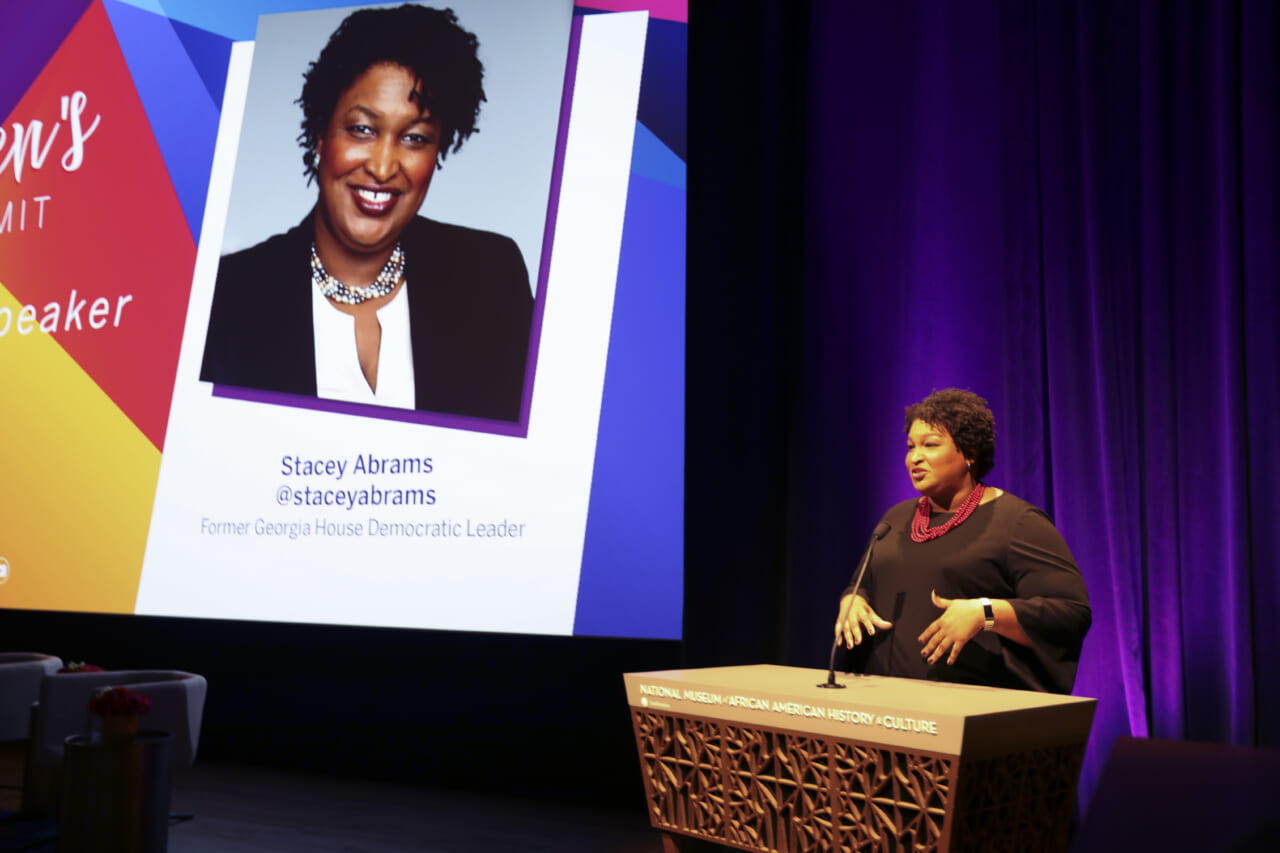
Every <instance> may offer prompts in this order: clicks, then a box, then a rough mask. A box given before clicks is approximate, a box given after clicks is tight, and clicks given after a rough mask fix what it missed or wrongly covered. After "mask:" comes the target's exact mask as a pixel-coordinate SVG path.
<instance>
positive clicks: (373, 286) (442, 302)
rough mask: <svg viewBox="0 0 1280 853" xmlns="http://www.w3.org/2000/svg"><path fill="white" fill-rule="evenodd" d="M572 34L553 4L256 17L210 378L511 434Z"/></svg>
mask: <svg viewBox="0 0 1280 853" xmlns="http://www.w3.org/2000/svg"><path fill="white" fill-rule="evenodd" d="M571 24H572V3H571V2H565V0H532V1H531V2H520V3H509V2H505V0H453V1H452V2H442V3H410V4H397V5H379V6H366V7H349V8H344V9H326V10H319V11H309V12H296V13H287V14H278V15H264V16H262V17H261V18H260V19H259V23H258V31H257V38H256V40H255V42H254V45H253V56H252V63H251V65H250V71H249V80H248V89H247V93H246V96H245V108H244V115H243V120H242V123H241V127H240V133H239V141H238V146H237V149H236V159H235V167H234V172H233V174H232V179H231V188H230V197H229V202H228V210H227V217H226V224H225V229H224V233H223V239H222V245H221V251H220V253H219V254H220V258H219V262H218V271H217V276H216V282H215V285H214V292H213V302H212V306H211V309H210V316H209V324H208V330H207V334H206V338H205V347H204V353H203V359H202V364H201V370H200V380H201V381H204V382H211V383H214V384H215V385H218V386H226V387H230V388H242V389H251V390H253V391H256V392H269V396H270V402H273V403H278V404H283V405H290V404H291V401H297V402H296V404H297V405H305V406H307V407H309V408H315V407H317V406H316V401H317V400H319V401H332V402H333V403H334V404H335V408H337V409H339V410H341V411H348V412H353V411H354V412H357V413H359V414H365V415H369V416H372V417H379V416H385V417H397V418H398V419H403V417H402V416H401V413H403V412H404V411H405V410H412V411H416V412H426V413H432V414H434V415H444V416H458V417H462V418H479V419H485V420H493V421H506V422H515V421H519V420H520V419H521V417H522V415H523V414H524V413H523V412H522V405H523V404H524V402H525V400H526V397H527V394H526V392H525V386H526V378H527V377H532V374H533V370H532V367H533V365H531V364H530V363H529V359H530V358H531V356H530V353H531V352H534V351H536V341H531V334H532V329H533V325H534V324H533V318H534V316H535V305H536V303H537V300H538V298H539V296H540V294H539V293H538V287H539V271H540V269H542V268H543V266H544V259H543V257H542V256H543V253H544V251H549V248H545V249H544V242H545V243H548V244H549V242H550V241H549V240H545V241H544V236H545V234H544V231H545V228H546V223H547V221H548V205H549V200H550V198H551V191H552V186H551V184H552V175H553V171H554V166H555V155H556V141H557V131H558V128H559V122H560V114H561V98H562V94H563V91H564V80H565V68H566V59H567V54H568V47H569V33H570V27H571ZM277 395H278V396H277ZM255 399H261V397H257V398H255ZM304 401H305V402H304ZM380 413H385V414H380ZM392 413H396V414H392Z"/></svg>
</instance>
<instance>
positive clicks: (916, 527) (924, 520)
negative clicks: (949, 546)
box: [911, 483, 986, 542]
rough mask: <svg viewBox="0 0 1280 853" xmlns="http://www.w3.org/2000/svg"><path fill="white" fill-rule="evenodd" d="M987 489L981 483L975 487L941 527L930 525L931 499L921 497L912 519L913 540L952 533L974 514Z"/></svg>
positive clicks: (921, 540) (925, 540) (926, 539)
mask: <svg viewBox="0 0 1280 853" xmlns="http://www.w3.org/2000/svg"><path fill="white" fill-rule="evenodd" d="M985 491H986V486H984V485H982V484H981V483H979V484H978V485H976V486H974V487H973V491H972V492H970V493H969V497H967V498H965V499H964V503H962V504H960V509H958V510H956V514H955V515H953V516H951V518H949V519H947V523H946V524H943V525H942V526H941V527H933V528H931V527H929V499H928V498H927V497H922V498H920V502H919V503H917V504H916V514H915V517H914V518H912V519H911V541H912V542H928V541H929V540H930V539H937V538H938V537H939V536H942V535H943V534H945V533H950V532H951V531H952V530H954V529H955V528H957V527H959V526H960V525H961V524H964V522H965V519H967V518H968V517H969V516H971V515H973V511H974V510H975V509H977V508H978V504H980V503H982V493H983V492H985Z"/></svg>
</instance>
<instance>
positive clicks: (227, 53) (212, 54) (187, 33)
mask: <svg viewBox="0 0 1280 853" xmlns="http://www.w3.org/2000/svg"><path fill="white" fill-rule="evenodd" d="M170 23H171V24H172V25H173V31H174V32H175V33H177V34H178V39H179V40H181V42H182V46H183V47H185V48H186V49H187V56H189V57H191V64H192V66H194V67H195V69H196V72H197V73H199V75H200V79H201V80H203V81H204V87H205V88H206V89H207V90H208V91H209V97H210V98H212V99H213V105H214V107H216V108H217V109H218V111H219V112H221V111H222V94H223V92H224V91H225V90H226V88H227V69H228V67H229V66H230V65H231V40H230V39H227V38H223V37H222V36H220V35H218V34H217V33H211V32H209V31H208V30H202V29H200V28H199V27H193V26H191V25H190V24H184V23H182V21H174V20H170Z"/></svg>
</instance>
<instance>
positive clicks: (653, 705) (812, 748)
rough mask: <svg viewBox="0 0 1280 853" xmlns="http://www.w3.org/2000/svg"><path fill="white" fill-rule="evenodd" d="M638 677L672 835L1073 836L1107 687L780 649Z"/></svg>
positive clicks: (650, 763) (938, 844)
mask: <svg viewBox="0 0 1280 853" xmlns="http://www.w3.org/2000/svg"><path fill="white" fill-rule="evenodd" d="M625 680H626V685H627V700H628V702H629V703H630V705H631V713H632V722H633V725H634V728H635V734H636V746H637V749H638V751H639V756H640V765H641V771H642V773H643V776H644V783H645V792H646V794H647V798H648V805H649V817H650V821H651V822H652V824H653V826H654V827H656V828H658V829H660V830H662V831H664V832H667V833H673V835H672V836H671V841H672V845H673V846H677V847H678V845H679V839H680V838H682V837H692V838H700V839H704V840H708V841H714V842H716V843H719V844H725V845H729V846H731V847H736V848H740V849H743V850H756V851H774V853H809V851H814V853H817V851H824V853H825V851H848V853H854V851H859V853H862V851H868V853H869V851H886V853H887V851H896V850H916V851H930V850H936V851H965V850H982V851H1002V850H1008V851H1016V853H1025V851H1030V850H1065V849H1066V843H1067V829H1068V826H1069V823H1070V819H1071V813H1072V808H1073V806H1074V803H1075V786H1076V781H1077V779H1078V777H1079V774H1080V764H1081V761H1082V759H1083V757H1084V747H1085V742H1086V740H1087V738H1088V734H1089V726H1090V724H1091V723H1092V720H1093V711H1094V707H1095V704H1096V702H1095V700H1093V699H1082V698H1077V697H1071V696H1052V695H1047V694H1042V693H1032V692H1028V691H1020V690H1000V689H996V688H985V687H973V686H968V685H951V684H938V683H935V682H926V681H913V680H909V679H896V678H877V677H872V676H844V677H842V678H841V681H842V683H845V684H846V685H847V688H846V689H844V690H826V689H821V688H819V687H818V686H817V685H818V684H819V683H822V682H824V681H825V680H826V673H825V672H823V671H820V670H811V669H797V668H792V667H779V666H765V665H762V666H747V667H722V668H715V669H693V670H671V671H667V672H649V673H631V674H628V675H626V676H625Z"/></svg>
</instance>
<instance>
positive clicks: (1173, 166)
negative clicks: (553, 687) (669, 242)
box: [686, 0, 1280, 801]
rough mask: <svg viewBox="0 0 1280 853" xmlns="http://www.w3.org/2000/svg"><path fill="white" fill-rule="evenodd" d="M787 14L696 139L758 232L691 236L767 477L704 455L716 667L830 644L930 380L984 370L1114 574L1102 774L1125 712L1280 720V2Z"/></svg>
mask: <svg viewBox="0 0 1280 853" xmlns="http://www.w3.org/2000/svg"><path fill="white" fill-rule="evenodd" d="M698 5H699V4H695V8H697V6H698ZM712 6H716V4H712ZM703 12H704V15H705V16H706V17H707V18H710V17H711V16H712V15H713V14H714V13H713V11H709V10H703ZM756 12H757V13H758V14H757V15H756V17H755V18H754V20H753V21H752V22H750V23H747V22H745V21H743V20H737V21H728V20H726V21H720V22H716V23H717V25H719V26H721V27H723V29H724V38H725V40H726V41H733V40H735V39H736V41H737V42H739V43H749V44H752V45H753V46H754V47H756V48H757V49H758V55H757V56H756V58H755V59H756V61H755V62H754V63H749V62H747V59H746V57H742V56H738V55H737V54H736V52H737V51H738V50H739V48H737V47H733V48H730V47H722V48H719V50H720V51H721V52H722V55H723V58H725V59H726V60H728V61H729V62H730V63H732V64H727V65H726V66H725V68H726V70H725V71H723V72H722V78H721V79H720V80H719V81H718V82H719V84H720V86H721V88H720V90H719V91H721V92H722V93H728V92H733V91H735V90H734V88H733V86H734V84H735V83H736V84H737V87H738V90H741V89H743V88H747V87H749V86H752V85H755V84H758V87H757V88H755V89H750V90H749V91H748V92H747V94H745V95H743V94H730V95H727V97H728V98H740V100H739V101H737V102H736V105H737V107H738V111H739V112H740V114H741V118H740V120H739V121H738V122H737V123H736V124H734V123H733V122H731V120H730V119H728V118H727V117H725V116H724V115H719V114H720V113H723V112H724V111H723V110H721V109H719V108H718V107H717V108H716V110H715V111H714V112H716V113H717V114H718V115H719V118H712V117H709V116H706V115H704V116H702V118H701V129H702V130H704V131H706V132H708V133H710V134H712V135H713V136H714V137H715V138H716V139H717V142H716V145H717V146H718V151H717V153H718V155H719V158H718V159H716V160H715V161H714V162H713V161H712V160H711V157H710V155H709V153H708V152H707V151H706V150H705V149H704V148H701V147H699V148H695V149H694V152H693V153H694V154H695V155H697V156H695V157H694V158H693V160H691V165H690V187H691V195H690V205H691V212H692V213H694V214H695V215H694V216H692V217H691V221H693V222H694V223H697V224H698V226H697V227H704V228H708V229H709V228H711V226H710V225H708V224H707V223H708V221H711V220H712V217H710V216H708V215H707V213H706V208H710V207H712V206H713V205H714V204H721V205H722V207H721V208H720V209H721V210H722V211H724V210H728V209H732V210H733V211H734V212H733V213H722V217H721V218H720V219H719V220H714V221H715V222H716V223H717V226H716V227H719V228H723V229H725V230H730V229H732V228H736V229H737V230H738V232H739V233H738V234H737V239H736V240H733V241H730V240H728V239H722V240H720V241H705V240H699V239H698V238H697V236H698V235H692V234H691V239H690V251H691V267H690V276H689V290H690V300H691V302H690V311H689V317H690V324H691V325H690V341H691V363H690V371H691V372H690V383H689V387H690V394H691V398H690V413H691V417H694V416H697V418H696V419H695V420H693V421H691V424H690V436H689V440H690V443H689V447H690V462H691V466H692V465H695V464H697V462H698V461H699V460H703V461H704V462H705V461H706V460H708V459H713V460H716V462H715V465H714V466H712V467H713V468H715V469H716V470H718V471H719V472H720V474H721V476H722V477H723V478H724V483H725V484H727V485H726V486H724V488H725V489H726V491H727V492H728V493H731V494H735V495H737V496H738V497H737V499H736V500H733V501H731V502H729V503H728V504H727V505H726V504H720V505H716V506H715V507H714V508H708V505H707V503H706V501H705V500H700V498H703V497H706V496H701V495H699V494H697V490H698V489H699V488H709V487H707V486H706V485H705V482H704V481H702V480H700V479H699V477H697V476H691V479H690V495H689V498H690V499H689V501H688V506H689V523H690V525H691V528H690V530H691V535H690V548H691V549H694V550H696V549H697V548H698V547H700V546H699V543H703V544H704V545H705V544H706V543H707V539H706V537H705V536H702V537H701V538H696V537H695V533H696V528H695V527H694V525H703V526H710V527H715V528H716V529H717V530H718V531H719V534H720V538H721V541H722V543H723V547H722V549H721V551H720V552H719V560H718V562H717V561H716V560H715V559H714V557H713V555H712V553H711V552H710V548H709V546H708V553H705V554H696V553H691V554H690V561H689V566H690V572H691V577H690V581H689V583H690V590H689V594H688V596H687V599H686V600H687V602H688V608H689V612H688V614H687V629H686V640H687V649H686V651H687V659H688V660H689V661H690V662H692V663H722V662H739V661H742V660H746V659H752V660H756V659H760V658H762V657H765V656H772V659H774V660H777V661H780V662H785V663H792V664H804V665H810V666H813V665H820V664H821V663H822V662H824V661H825V658H826V653H827V649H828V648H829V643H830V637H831V624H832V620H833V619H834V615H835V608H836V600H837V597H838V595H839V592H840V590H841V588H842V587H843V586H844V584H845V583H846V582H847V580H848V577H849V574H850V572H851V569H852V567H853V564H854V563H855V561H856V559H857V557H858V555H859V553H860V552H861V549H862V548H863V546H864V544H865V541H866V538H867V536H868V535H869V533H870V531H871V529H872V527H873V526H874V524H875V523H876V521H877V519H878V518H879V515H880V513H881V512H883V510H884V509H885V508H886V507H888V506H889V505H891V504H892V503H894V502H896V501H898V500H900V499H903V498H905V497H910V496H911V495H912V494H913V492H912V490H911V488H910V483H909V482H908V480H907V477H906V475H905V472H904V470H903V464H902V458H903V449H904V439H903V436H902V432H901V430H902V411H903V407H904V406H905V405H907V404H908V403H911V402H914V401H915V400H918V399H920V398H921V397H923V396H924V395H926V394H927V393H929V392H930V391H931V390H932V389H934V388H942V387H947V386H960V387H966V388H970V389H972V390H975V391H977V392H979V393H981V394H982V395H984V396H985V397H987V399H988V400H989V401H990V402H991V404H992V408H993V410H994V411H995V413H996V419H997V440H998V450H997V456H996V459H997V464H996V468H995V470H994V471H993V473H992V474H991V475H990V477H989V478H988V480H989V482H990V483H991V484H993V485H997V486H1000V487H1003V488H1005V489H1008V490H1010V491H1012V492H1013V493H1015V494H1018V495H1020V496H1022V497H1024V498H1026V499H1028V500H1030V501H1032V502H1033V503H1036V504H1038V505H1040V506H1042V507H1044V508H1045V509H1046V510H1047V511H1048V512H1049V514H1050V515H1051V516H1052V517H1053V518H1054V519H1055V520H1056V523H1057V525H1058V527H1059V528H1060V529H1061V530H1062V532H1063V534H1064V536H1065V537H1066V540H1067V542H1068V543H1069V544H1070V546H1071V548H1072V550H1073V552H1074V554H1075V556H1076V559H1077V561H1078V562H1079V564H1080V566H1081V568H1082V570H1083V572H1084V575H1085V578H1086V581H1087V582H1088V585H1089V590H1090V595H1091V598H1092V603H1093V614H1094V620H1093V627H1092V630H1091V631H1090V634H1089V636H1088V639H1087V641H1086V644H1085V649H1084V657H1083V660H1082V662H1081V667H1080V674H1079V678H1078V680H1077V683H1076V690H1075V692H1076V693H1077V694H1078V695H1086V696H1094V697H1097V698H1098V699H1099V707H1098V715H1097V718H1096V721H1095V724H1094V734H1093V739H1092V743H1091V746H1090V750H1089V754H1088V756H1087V758H1086V765H1085V770H1084V774H1083V778H1082V783H1081V791H1082V795H1083V799H1084V800H1085V801H1087V799H1088V797H1089V795H1090V793H1091V792H1092V790H1093V787H1094V786H1095V785H1096V783H1097V778H1098V775H1099V773H1100V771H1101V768H1102V764H1103V762H1104V761H1105V759H1106V754H1107V750H1108V749H1109V747H1110V744H1111V742H1112V741H1113V740H1114V739H1115V738H1116V736H1118V735H1123V734H1133V735H1137V736H1146V735H1151V736H1159V737H1165V738H1178V739H1189V740H1197V741H1213V742H1223V743H1235V744H1261V745H1269V746H1280V685H1278V683H1277V679H1276V678H1275V675H1276V674H1277V665H1276V664H1275V661H1276V660H1278V659H1280V627H1278V623H1277V621H1276V618H1275V614H1276V613H1277V612H1280V581H1278V578H1280V572H1278V571H1277V567H1278V559H1277V558H1278V557H1280V532H1277V525H1276V524H1275V522H1274V519H1273V518H1272V515H1273V514H1272V513H1271V512H1270V511H1269V509H1268V506H1269V504H1268V499H1269V498H1270V497H1271V494H1272V493H1271V487H1272V486H1273V485H1274V484H1275V483H1277V482H1280V443H1277V442H1276V441H1275V439H1274V436H1273V434H1274V432H1275V429H1276V424H1277V423H1280V393H1278V392H1280V381H1278V380H1277V365H1280V343H1278V342H1277V340H1276V333H1277V330H1280V304H1278V302H1277V290H1278V289H1280V258H1278V254H1277V252H1278V249H1280V210H1278V206H1280V173H1278V172H1277V154H1278V153H1280V133H1278V130H1277V123H1278V120H1280V94H1278V93H1280V88H1278V84H1277V81H1280V60H1278V57H1280V7H1277V6H1276V4H1274V3H1272V2H1268V0H1260V2H1182V3H1166V2H1145V3H1122V4H1117V3H1110V2H1079V3H1068V2H1026V0H1014V2H1004V3H1002V2H994V1H993V2H964V3H960V2H950V3H946V2H914V3H913V2H905V3H870V2H858V3H845V2H835V0H832V2H821V3H818V2H815V3H812V4H805V5H798V4H797V5H792V4H788V6H787V10H786V13H785V14H783V13H781V12H779V11H778V10H777V9H776V8H775V7H774V6H773V5H770V4H765V5H762V6H760V7H759V8H757V9H756ZM724 14H725V15H726V16H727V15H728V13H724ZM695 22H696V19H695ZM735 27H738V28H745V29H748V30H749V32H748V33H746V35H745V36H744V34H743V33H741V32H735V30H734V28H735ZM694 32H695V33H697V32H698V30H697V28H696V27H695V30H694ZM699 44H700V42H699V41H697V40H696V39H695V41H694V42H693V43H692V46H693V48H695V49H696V48H697V46H698V45H699ZM704 49H705V45H704ZM694 67H695V69H702V70H704V71H705V67H706V63H705V62H703V63H696V64H695V66H694ZM735 75H736V76H735ZM698 79H701V80H704V81H705V80H706V77H705V75H704V76H702V77H699V78H698ZM704 94H705V93H704ZM691 104H693V105H694V106H693V107H692V109H693V110H694V112H695V116H696V114H697V111H698V110H699V109H701V108H702V107H700V105H705V101H699V100H698V99H697V97H696V96H695V97H693V98H691ZM691 118H693V116H691ZM717 121H720V122H723V123H724V126H721V127H716V126H714V125H715V124H716V122H717ZM693 128H694V132H695V133H696V131H697V130H698V129H699V122H697V121H694V122H693ZM707 145H710V143H707ZM735 146H736V147H738V148H742V149H744V150H741V151H738V150H736V148H735ZM699 207H701V208H703V210H702V211H701V212H702V215H701V216H700V215H698V213H699V211H698V210H697V208H699ZM704 236H705V235H704ZM712 251H720V252H722V254H721V255H719V256H712V255H710V254H709V253H710V252H712ZM718 277H730V278H733V286H732V287H725V286H723V285H720V284H717V285H714V287H713V286H712V284H711V282H714V281H718V280H719V279H718ZM709 289H710V290H712V291H713V294H714V297H709V296H708V295H707V292H708V290H709ZM713 298H714V299H718V300H719V302H718V303H717V302H715V301H713ZM708 334H710V337H711V338H712V339H713V340H715V341H716V345H715V347H714V348H713V347H711V346H710V345H708V344H705V343H704V344H703V345H701V346H699V345H696V344H694V343H693V342H695V341H699V340H702V341H706V340H707V336H708ZM716 377H719V379H718V380H717V378H716ZM699 392H701V395H702V396H701V398H699V396H698V395H699ZM709 400H710V401H714V405H709V404H708V402H707V401H709ZM716 413H718V419H714V418H713V417H712V415H713V414H716ZM717 437H718V439H717ZM732 457H736V458H737V459H738V460H739V463H740V467H739V468H737V469H734V468H732V467H731V465H730V462H729V460H730V458H732ZM721 497H723V494H722V495H721ZM765 517H773V518H775V519H776V521H775V522H774V523H772V524H771V525H770V526H768V527H767V528H766V529H757V526H758V523H759V521H760V519H762V518H765Z"/></svg>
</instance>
